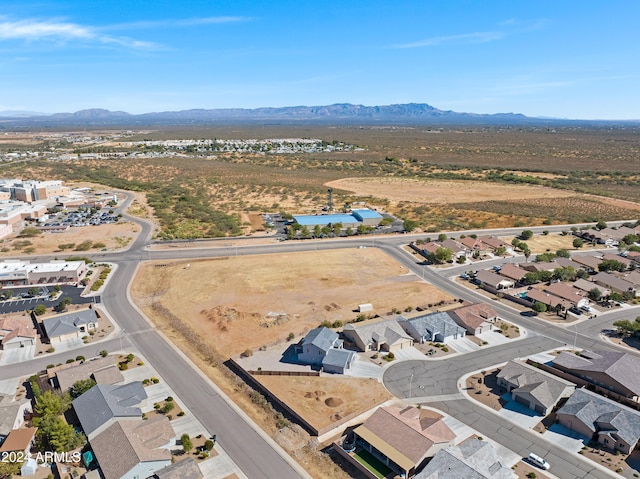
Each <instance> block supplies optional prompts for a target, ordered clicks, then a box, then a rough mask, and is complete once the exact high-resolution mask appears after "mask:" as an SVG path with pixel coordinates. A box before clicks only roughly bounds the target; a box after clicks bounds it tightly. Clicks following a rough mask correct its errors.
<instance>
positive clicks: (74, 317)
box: [42, 308, 99, 343]
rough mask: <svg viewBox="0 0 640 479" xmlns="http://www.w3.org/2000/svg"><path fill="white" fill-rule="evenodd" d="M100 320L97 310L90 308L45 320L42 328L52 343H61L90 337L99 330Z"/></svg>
mask: <svg viewBox="0 0 640 479" xmlns="http://www.w3.org/2000/svg"><path fill="white" fill-rule="evenodd" d="M98 320H99V316H98V313H97V312H96V310H95V309H93V308H89V309H83V310H79V311H74V312H72V313H65V314H58V315H56V316H52V317H51V318H47V319H43V320H42V327H43V328H44V332H45V334H46V336H47V338H48V339H49V341H50V342H51V343H59V342H62V341H67V340H69V339H74V338H82V337H83V336H87V335H89V333H90V332H92V331H95V330H97V329H98Z"/></svg>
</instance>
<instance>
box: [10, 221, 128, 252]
mask: <svg viewBox="0 0 640 479" xmlns="http://www.w3.org/2000/svg"><path fill="white" fill-rule="evenodd" d="M139 231H140V227H139V226H138V225H137V224H135V223H131V222H128V221H119V222H117V223H112V224H104V225H98V226H83V227H79V228H70V229H69V230H68V231H65V232H64V233H42V234H40V235H38V236H33V237H29V238H17V237H16V235H13V236H12V237H8V238H5V239H4V240H0V257H2V256H16V255H20V254H24V256H27V255H29V254H50V253H61V254H62V255H67V256H77V255H83V254H86V253H91V252H92V251H99V250H102V249H103V248H107V249H109V250H114V249H120V248H123V247H125V246H127V245H128V244H129V243H130V242H131V241H132V240H133V238H134V237H135V236H136V235H137V234H138V232H139ZM86 241H90V242H91V245H89V247H88V249H86V250H85V249H81V250H78V249H77V248H78V247H79V246H80V245H81V244H82V243H84V242H86ZM26 242H29V243H30V244H27V243H26ZM86 244H88V243H86ZM60 245H65V246H64V247H63V248H60ZM69 245H73V246H70V247H69Z"/></svg>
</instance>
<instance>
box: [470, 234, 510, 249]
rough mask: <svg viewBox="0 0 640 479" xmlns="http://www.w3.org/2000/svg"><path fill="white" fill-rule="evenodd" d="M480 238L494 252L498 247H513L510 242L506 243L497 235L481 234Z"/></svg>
mask: <svg viewBox="0 0 640 479" xmlns="http://www.w3.org/2000/svg"><path fill="white" fill-rule="evenodd" d="M478 239H479V240H480V241H482V242H483V243H484V244H485V245H487V247H488V248H489V249H490V250H491V251H492V252H495V251H496V250H497V249H498V248H504V249H505V250H509V249H511V245H510V244H507V243H505V242H504V241H502V240H501V239H500V238H498V237H497V236H479V237H478Z"/></svg>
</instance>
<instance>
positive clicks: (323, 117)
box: [0, 103, 608, 128]
mask: <svg viewBox="0 0 640 479" xmlns="http://www.w3.org/2000/svg"><path fill="white" fill-rule="evenodd" d="M565 122H575V120H573V121H570V120H560V119H550V118H534V117H527V116H525V115H522V114H519V113H496V114H478V113H460V112H455V111H452V110H440V109H438V108H435V107H433V106H431V105H428V104H426V103H406V104H397V105H384V106H364V105H353V104H350V103H338V104H334V105H324V106H290V107H280V108H254V109H244V108H219V109H193V110H182V111H163V112H155V113H143V114H138V115H132V114H130V113H127V112H124V111H109V110H104V109H99V108H96V109H88V110H81V111H77V112H75V113H54V114H51V115H45V114H40V113H29V112H0V128H2V127H3V126H4V127H7V126H24V127H35V126H42V127H48V126H116V125H119V126H153V125H194V124H201V125H202V124H221V123H248V124H251V123H253V124H265V123H269V124H294V123H310V124H313V123H324V124H331V123H334V124H338V123H340V124H364V125H371V124H407V125H408V124H413V125H420V124H433V125H436V124H444V125H447V124H454V125H455V124H457V125H464V124H475V125H482V124H486V125H517V124H549V123H565ZM581 123H584V122H581ZM587 123H594V122H587ZM598 123H603V122H598ZM604 123H608V122H604Z"/></svg>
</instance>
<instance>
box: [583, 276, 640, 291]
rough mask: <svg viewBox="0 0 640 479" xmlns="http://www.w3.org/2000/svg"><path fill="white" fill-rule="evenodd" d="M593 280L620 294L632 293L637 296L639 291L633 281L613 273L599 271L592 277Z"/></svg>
mask: <svg viewBox="0 0 640 479" xmlns="http://www.w3.org/2000/svg"><path fill="white" fill-rule="evenodd" d="M591 281H593V282H594V283H596V284H597V285H599V286H603V287H605V288H607V289H610V290H611V291H615V292H616V293H620V294H625V293H631V294H633V295H634V296H637V294H638V291H639V290H638V289H636V286H635V285H634V284H633V283H632V282H630V281H627V280H626V279H623V278H619V277H618V276H615V275H613V274H611V273H598V274H596V275H595V276H593V277H592V278H591Z"/></svg>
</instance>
